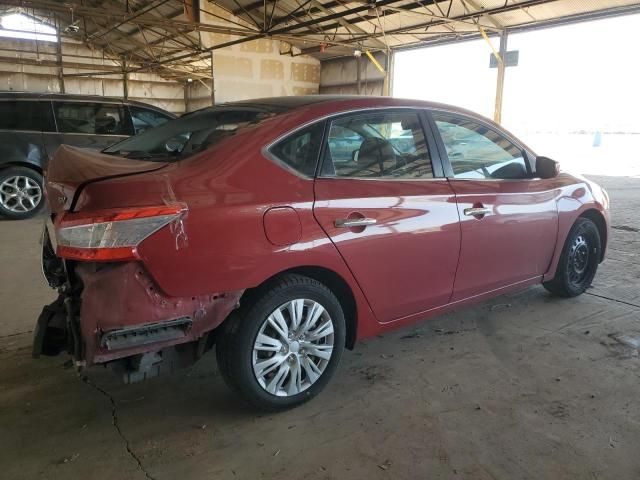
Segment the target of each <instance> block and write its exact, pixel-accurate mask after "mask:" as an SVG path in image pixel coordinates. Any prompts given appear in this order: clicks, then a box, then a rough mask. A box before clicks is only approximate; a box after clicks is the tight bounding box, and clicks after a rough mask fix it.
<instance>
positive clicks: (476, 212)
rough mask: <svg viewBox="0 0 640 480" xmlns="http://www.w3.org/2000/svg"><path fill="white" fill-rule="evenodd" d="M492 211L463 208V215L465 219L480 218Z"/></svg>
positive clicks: (483, 208)
mask: <svg viewBox="0 0 640 480" xmlns="http://www.w3.org/2000/svg"><path fill="white" fill-rule="evenodd" d="M492 211H493V210H492V209H491V208H485V207H473V208H465V209H464V214H465V215H466V216H467V217H480V216H484V215H488V214H490V213H491V212H492Z"/></svg>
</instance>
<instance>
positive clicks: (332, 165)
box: [314, 109, 460, 322]
mask: <svg viewBox="0 0 640 480" xmlns="http://www.w3.org/2000/svg"><path fill="white" fill-rule="evenodd" d="M423 125H424V124H423V122H422V119H421V115H420V114H418V113H417V112H416V111H413V110H408V109H407V110H395V111H394V110H375V111H368V112H359V113H353V114H348V115H344V116H340V117H337V118H334V119H332V120H330V121H329V122H328V126H327V130H328V134H326V135H325V144H324V148H323V153H322V160H323V161H322V164H321V167H320V171H319V174H318V176H317V178H316V181H315V186H314V188H315V204H314V214H315V217H316V219H317V220H318V222H319V223H320V225H321V226H322V228H323V229H324V231H325V232H326V233H327V235H328V236H329V237H330V238H331V241H332V242H333V243H334V244H335V246H336V247H337V249H338V251H339V252H340V254H341V255H342V257H343V258H344V260H345V262H346V263H347V265H348V267H349V269H350V270H351V271H352V273H353V275H354V277H355V278H356V280H357V282H358V283H359V285H360V287H361V288H362V289H363V291H364V293H365V295H366V297H367V299H368V300H369V303H370V305H371V307H372V309H373V311H374V313H375V315H376V316H377V318H378V320H379V321H381V322H389V321H393V320H396V319H399V318H402V317H405V316H408V315H411V314H415V313H419V312H423V311H426V310H429V309H431V308H434V307H437V306H440V305H443V304H446V303H447V302H448V301H449V298H450V296H451V292H452V289H453V281H454V277H455V270H456V265H457V262H458V253H459V247H460V229H459V222H458V212H457V207H456V203H455V197H454V193H453V191H452V189H451V187H450V185H449V183H448V182H447V180H446V179H445V178H443V176H442V169H441V166H440V163H439V160H438V157H437V155H436V154H435V151H436V148H435V144H434V143H433V139H432V137H429V142H427V138H426V137H425V131H424V129H423ZM428 134H429V135H430V132H428ZM399 144H402V147H399Z"/></svg>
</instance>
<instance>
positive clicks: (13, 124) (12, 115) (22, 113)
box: [0, 100, 56, 132]
mask: <svg viewBox="0 0 640 480" xmlns="http://www.w3.org/2000/svg"><path fill="white" fill-rule="evenodd" d="M0 130H26V131H34V132H55V131H56V127H55V124H54V123H53V115H52V112H51V102H47V101H38V100H9V101H0Z"/></svg>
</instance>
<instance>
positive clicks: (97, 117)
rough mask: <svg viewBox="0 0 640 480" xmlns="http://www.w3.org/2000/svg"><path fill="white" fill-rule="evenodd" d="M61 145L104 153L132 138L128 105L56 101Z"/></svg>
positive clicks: (55, 110) (55, 109)
mask: <svg viewBox="0 0 640 480" xmlns="http://www.w3.org/2000/svg"><path fill="white" fill-rule="evenodd" d="M53 111H54V115H55V119H56V125H57V127H58V144H66V145H73V146H75V147H85V148H92V149H95V150H103V149H105V148H107V147H108V146H109V145H113V144H114V143H116V142H119V141H120V140H124V139H125V138H127V137H128V136H129V132H130V131H131V128H130V126H129V125H128V117H127V116H126V115H125V111H124V106H123V105H122V103H119V102H110V103H101V102H85V101H74V100H68V101H54V102H53Z"/></svg>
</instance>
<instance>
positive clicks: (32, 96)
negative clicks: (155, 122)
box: [0, 91, 173, 115]
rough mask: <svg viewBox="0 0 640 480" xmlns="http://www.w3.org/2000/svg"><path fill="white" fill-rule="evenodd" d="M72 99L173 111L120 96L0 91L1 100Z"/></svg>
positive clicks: (165, 111) (164, 111)
mask: <svg viewBox="0 0 640 480" xmlns="http://www.w3.org/2000/svg"><path fill="white" fill-rule="evenodd" d="M19 99H22V100H71V101H83V102H96V103H126V104H127V105H134V106H139V107H144V108H150V109H152V110H158V111H160V112H163V113H169V114H171V115H173V114H172V113H171V112H169V111H167V110H164V109H162V108H159V107H156V106H154V105H150V104H148V103H144V102H137V101H135V100H128V99H124V98H119V97H101V96H99V95H75V94H68V93H48V92H42V93H40V92H20V91H0V100H19Z"/></svg>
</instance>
